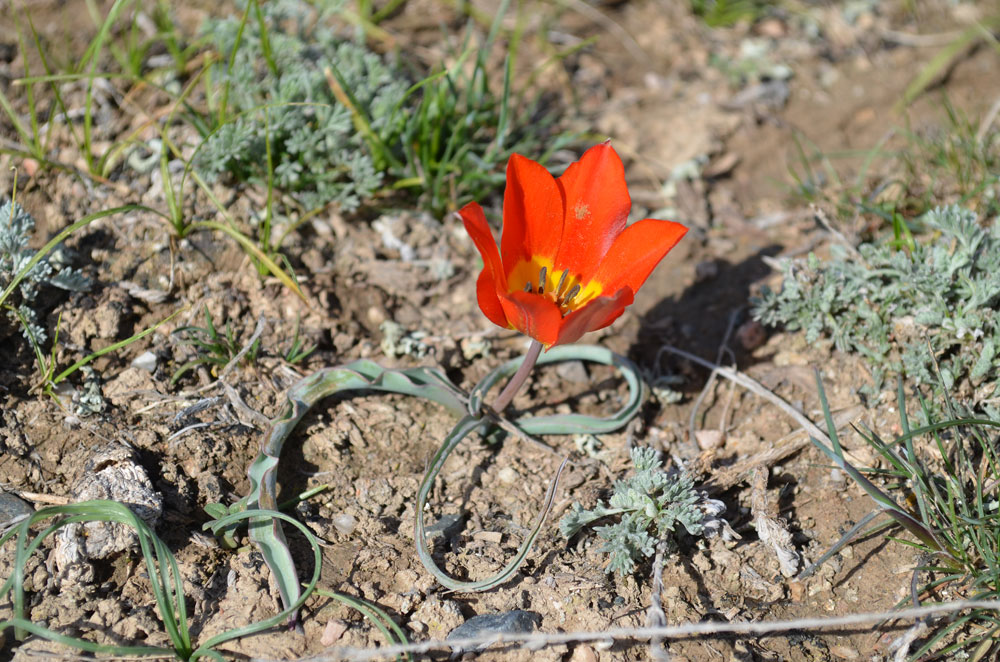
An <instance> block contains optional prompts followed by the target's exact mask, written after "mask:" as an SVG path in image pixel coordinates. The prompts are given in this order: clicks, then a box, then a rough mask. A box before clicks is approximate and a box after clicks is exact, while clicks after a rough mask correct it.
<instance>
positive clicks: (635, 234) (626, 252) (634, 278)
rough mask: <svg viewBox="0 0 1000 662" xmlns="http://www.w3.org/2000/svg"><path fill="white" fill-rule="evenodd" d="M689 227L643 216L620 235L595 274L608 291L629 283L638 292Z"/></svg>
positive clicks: (627, 285) (613, 290) (633, 290)
mask: <svg viewBox="0 0 1000 662" xmlns="http://www.w3.org/2000/svg"><path fill="white" fill-rule="evenodd" d="M686 232H687V228H686V227H684V226H683V225H681V224H680V223H674V222H673V221H659V220H656V219H653V218H644V219H643V220H641V221H637V222H635V223H633V224H632V225H630V226H628V227H627V228H625V230H624V231H623V232H622V233H621V234H620V235H618V238H617V239H615V241H614V243H613V244H612V245H611V249H610V250H609V251H608V253H607V255H605V256H604V260H602V261H601V263H600V265H599V266H598V268H597V272H596V273H595V274H594V280H596V281H597V282H599V283H600V284H601V286H602V287H603V288H604V291H605V292H615V291H617V290H618V289H620V288H622V287H627V288H629V289H631V290H632V292H638V291H639V288H640V287H642V284H643V283H644V282H646V279H647V278H648V277H649V274H651V273H652V272H653V269H655V268H656V265H657V264H659V262H660V260H662V259H663V256H664V255H666V254H667V252H668V251H669V250H670V249H671V248H673V247H674V246H675V245H676V244H677V242H678V241H680V240H681V237H683V236H684V234H685V233H686Z"/></svg>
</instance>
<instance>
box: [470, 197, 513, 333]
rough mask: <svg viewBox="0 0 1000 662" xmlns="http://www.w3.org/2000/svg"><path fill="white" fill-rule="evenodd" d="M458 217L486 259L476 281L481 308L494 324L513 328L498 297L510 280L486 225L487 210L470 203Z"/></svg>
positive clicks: (477, 296) (488, 226)
mask: <svg viewBox="0 0 1000 662" xmlns="http://www.w3.org/2000/svg"><path fill="white" fill-rule="evenodd" d="M458 215H459V217H461V219H462V223H463V224H465V231H466V232H468V233H469V236H470V237H472V243H474V244H475V245H476V248H477V249H478V250H479V254H480V255H481V256H482V258H483V271H482V273H480V274H479V279H478V280H477V281H476V298H477V299H478V300H479V309H480V310H482V311H483V314H484V315H486V317H488V318H489V320H490V321H491V322H493V323H494V324H496V325H498V326H503V327H509V326H510V324H509V323H508V321H507V318H506V316H505V315H504V312H503V308H502V307H501V305H500V299H499V298H498V297H497V292H498V291H504V290H506V289H507V278H506V276H505V275H504V272H503V264H502V263H501V261H500V253H499V252H498V251H497V244H496V242H495V241H494V240H493V233H492V232H491V231H490V225H489V223H487V222H486V215H485V214H484V213H483V208H482V207H480V206H479V204H478V203H475V202H470V203H469V204H467V205H465V206H464V207H462V208H461V209H460V210H458Z"/></svg>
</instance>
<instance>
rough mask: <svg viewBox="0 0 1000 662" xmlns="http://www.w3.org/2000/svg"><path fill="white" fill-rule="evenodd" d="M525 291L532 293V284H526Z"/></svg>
mask: <svg viewBox="0 0 1000 662" xmlns="http://www.w3.org/2000/svg"><path fill="white" fill-rule="evenodd" d="M524 291H525V292H531V283H525V284H524Z"/></svg>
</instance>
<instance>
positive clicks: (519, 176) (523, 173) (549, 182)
mask: <svg viewBox="0 0 1000 662" xmlns="http://www.w3.org/2000/svg"><path fill="white" fill-rule="evenodd" d="M562 230H563V194H562V191H561V190H560V188H559V187H558V186H557V185H556V180H555V178H554V177H552V175H551V174H550V173H549V171H548V170H546V169H545V168H544V167H542V166H541V165H539V164H538V163H535V162H534V161H532V160H531V159H529V158H526V157H524V156H521V155H520V154H514V155H513V156H511V157H510V160H509V161H507V188H505V189H504V194H503V236H502V237H501V238H500V249H501V250H500V252H501V254H502V255H503V264H504V269H505V273H507V274H509V273H510V272H511V271H512V270H513V269H514V267H515V266H516V265H517V264H518V262H520V261H522V260H526V261H528V262H530V261H531V258H532V257H543V258H548V259H550V260H552V259H554V258H555V256H556V251H557V250H558V249H559V241H560V239H561V238H562Z"/></svg>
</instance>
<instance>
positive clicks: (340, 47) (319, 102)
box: [193, 0, 568, 214]
mask: <svg viewBox="0 0 1000 662" xmlns="http://www.w3.org/2000/svg"><path fill="white" fill-rule="evenodd" d="M508 4H509V3H508V2H504V3H501V4H500V6H499V8H498V9H497V20H496V21H495V22H494V24H493V27H492V28H491V30H490V33H489V35H488V37H487V38H486V40H485V43H482V44H474V43H472V39H471V36H469V37H467V38H466V40H465V42H464V43H463V44H462V47H461V50H460V51H459V52H458V53H456V56H457V61H456V62H455V64H454V65H452V66H451V67H449V68H443V69H437V70H434V71H431V72H430V73H429V74H428V75H427V76H426V77H423V78H419V77H414V76H412V75H411V74H410V73H409V72H407V71H404V70H403V69H402V68H401V67H400V66H399V65H398V64H397V63H396V62H394V61H393V60H392V59H391V58H389V57H386V56H382V55H380V54H378V53H375V52H373V51H371V50H369V49H368V48H367V47H366V46H365V45H364V44H356V43H354V42H352V41H349V40H345V39H344V38H342V37H341V36H339V35H338V34H337V33H336V32H335V30H334V29H333V28H332V27H330V25H331V23H332V21H333V20H334V19H335V17H336V16H337V15H338V13H339V12H340V11H341V9H342V7H341V5H342V3H339V2H334V1H330V0H324V1H322V2H318V3H306V2H304V1H303V0H283V1H282V2H268V3H257V2H256V0H250V3H249V4H248V5H247V8H246V12H245V13H244V15H243V18H242V20H240V19H237V18H234V17H229V18H223V19H218V20H213V21H210V22H208V23H207V24H206V26H205V29H204V34H205V36H206V37H207V38H208V39H209V41H210V42H211V45H212V47H213V48H214V49H215V50H216V51H217V52H218V54H219V62H218V63H217V64H216V65H215V66H214V67H213V69H212V71H211V72H210V76H209V78H210V79H211V80H212V81H213V85H212V86H210V91H209V96H210V98H209V105H210V107H211V108H212V110H213V112H212V113H210V114H208V115H206V116H204V117H200V118H199V117H195V118H193V120H194V122H195V124H196V126H198V127H199V129H200V130H201V132H202V134H203V136H204V138H205V139H204V142H203V144H202V145H201V147H200V148H199V150H198V153H197V155H196V157H195V161H194V163H195V166H196V168H197V170H198V172H199V173H201V174H202V175H203V176H204V177H206V178H207V179H213V178H216V177H218V176H220V175H222V174H223V173H229V174H230V175H231V176H232V177H233V178H235V179H236V180H239V181H249V182H252V183H256V184H260V185H263V184H267V185H268V186H270V185H271V184H273V185H274V187H275V188H277V189H278V190H281V191H283V192H287V193H289V194H291V195H292V196H293V197H294V198H295V199H296V200H297V202H298V203H299V204H301V205H302V206H303V207H304V208H306V209H307V210H312V209H317V208H320V207H323V206H325V205H327V204H330V203H335V204H338V205H339V206H340V207H341V208H342V209H344V210H345V211H351V210H354V209H356V208H357V207H358V206H359V205H361V204H364V203H366V202H368V201H369V200H371V199H372V198H373V197H374V196H375V195H377V194H388V193H391V192H400V193H412V194H414V195H415V196H417V197H419V198H421V203H422V204H423V206H425V207H427V208H429V210H430V211H431V212H432V213H436V214H440V213H443V212H444V211H446V210H448V209H455V208H456V207H457V206H458V203H459V201H460V200H462V199H468V198H470V197H471V198H476V197H484V196H485V195H487V194H490V193H493V192H494V191H495V189H496V188H497V187H499V185H500V184H501V183H502V181H503V175H502V173H501V172H499V167H500V166H501V165H502V163H503V161H504V160H506V159H507V157H508V156H510V154H512V153H513V152H514V151H521V152H528V151H538V149H539V148H540V146H541V145H542V140H543V138H544V137H545V136H546V134H548V133H549V128H548V126H547V125H548V124H550V120H551V119H553V117H552V116H546V117H541V116H532V115H533V114H534V104H532V103H530V102H526V101H525V100H524V99H515V98H513V97H512V96H511V93H510V80H509V74H510V68H511V63H510V62H509V61H508V67H507V71H506V72H505V80H504V88H503V94H502V95H499V94H497V93H496V92H494V91H493V89H492V88H491V86H490V85H489V80H488V76H487V72H486V54H487V53H488V52H489V51H490V48H491V44H492V43H493V41H494V39H495V37H496V35H497V31H498V30H499V20H500V18H501V17H502V16H503V15H504V12H505V11H506V8H507V6H508ZM470 35H471V33H470ZM511 57H513V56H511ZM470 60H471V64H472V66H471V67H467V66H466V65H467V64H468V63H469V61H470ZM414 78H416V80H414ZM515 107H516V108H519V109H520V110H519V111H517V112H515V110H514V108H515ZM516 117H520V118H522V119H525V121H522V122H521V124H522V125H523V126H524V127H525V128H524V129H523V130H521V131H513V130H511V127H512V126H513V125H514V121H513V120H515V119H516ZM528 118H530V119H528ZM566 142H568V139H566V138H557V139H556V140H554V141H550V142H549V147H548V150H547V152H546V153H551V152H552V151H554V150H556V149H558V148H559V147H561V146H563V145H565V144H566Z"/></svg>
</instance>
